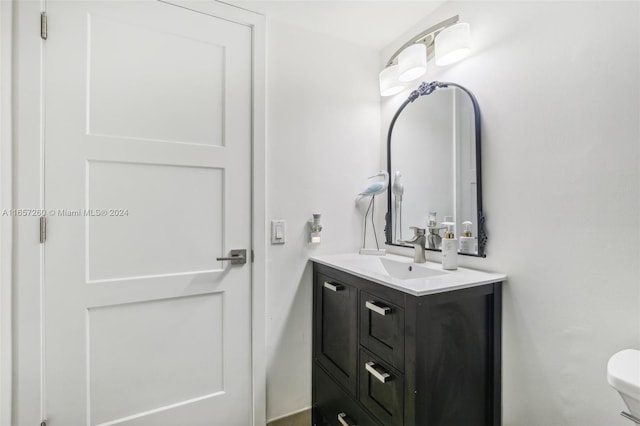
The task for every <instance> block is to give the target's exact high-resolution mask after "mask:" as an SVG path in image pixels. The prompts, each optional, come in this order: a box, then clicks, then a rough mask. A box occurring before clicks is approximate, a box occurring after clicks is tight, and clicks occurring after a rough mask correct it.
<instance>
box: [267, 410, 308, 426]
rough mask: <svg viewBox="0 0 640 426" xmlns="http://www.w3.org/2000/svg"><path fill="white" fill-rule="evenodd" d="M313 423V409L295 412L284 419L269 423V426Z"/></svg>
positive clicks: (294, 425)
mask: <svg viewBox="0 0 640 426" xmlns="http://www.w3.org/2000/svg"><path fill="white" fill-rule="evenodd" d="M310 424H311V410H307V411H303V412H301V413H297V414H294V415H292V416H289V417H285V418H284V419H280V420H275V421H273V422H270V423H267V426H309V425H310Z"/></svg>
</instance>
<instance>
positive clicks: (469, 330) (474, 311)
mask: <svg viewBox="0 0 640 426" xmlns="http://www.w3.org/2000/svg"><path fill="white" fill-rule="evenodd" d="M313 285H314V291H313V330H314V331H313V424H314V425H318V426H320V425H336V426H344V425H360V426H362V425H378V426H396V425H397V426H400V425H416V426H482V425H487V426H489V425H491V426H498V425H500V411H501V405H500V403H501V383H500V382H501V351H500V347H501V340H500V336H501V310H502V300H501V283H492V284H484V285H479V286H476V287H470V288H465V289H460V290H451V291H447V292H443V293H436V294H430V295H425V296H413V295H410V294H408V293H404V292H401V291H398V290H395V289H392V288H390V287H386V286H383V285H381V284H377V283H373V282H370V281H368V280H365V279H362V278H359V277H356V276H354V275H351V274H348V273H345V272H342V271H339V270H337V269H333V268H331V267H328V266H326V265H323V264H319V263H314V283H313Z"/></svg>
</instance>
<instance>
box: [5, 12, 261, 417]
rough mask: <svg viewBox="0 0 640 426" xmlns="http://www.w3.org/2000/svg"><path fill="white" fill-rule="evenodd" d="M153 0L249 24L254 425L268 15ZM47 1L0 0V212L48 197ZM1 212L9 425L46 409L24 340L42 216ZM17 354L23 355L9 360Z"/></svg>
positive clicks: (31, 340) (29, 327)
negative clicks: (42, 24)
mask: <svg viewBox="0 0 640 426" xmlns="http://www.w3.org/2000/svg"><path fill="white" fill-rule="evenodd" d="M148 1H152V0H148ZM159 1H163V2H165V3H170V4H174V5H176V6H179V7H185V8H188V9H193V10H196V11H198V12H201V13H205V14H209V15H213V16H217V17H220V18H223V19H226V20H229V21H232V22H235V23H238V24H242V25H246V26H248V27H249V28H251V32H252V73H251V75H252V77H251V78H252V90H251V93H252V117H251V122H252V129H251V130H252V131H251V135H252V141H251V155H252V159H251V162H252V172H251V173H252V178H251V181H252V194H251V202H252V207H251V209H252V223H251V241H252V247H251V248H252V250H253V255H254V259H253V262H252V264H251V293H252V301H251V314H252V319H251V322H252V327H251V348H252V349H251V352H252V355H251V356H252V361H251V362H252V366H251V368H252V374H251V377H252V404H253V406H252V417H253V425H254V426H263V425H265V423H266V356H265V350H264V348H265V347H266V328H265V322H264V318H265V314H266V312H265V303H266V294H265V288H266V243H267V238H266V225H265V223H266V222H265V221H266V197H265V194H266V150H265V116H266V114H265V91H266V89H265V84H266V83H265V50H266V40H265V35H266V29H265V25H266V22H265V17H264V16H263V15H261V14H258V13H255V12H252V11H248V10H245V9H241V8H238V7H235V6H231V5H229V4H226V3H223V2H220V1H218V0H210V1H207V2H203V1H201V0H200V1H198V0H195V1H182V0H159ZM44 10H46V0H41V1H19V0H8V1H7V0H5V1H0V24H1V25H0V40H1V41H0V83H2V86H1V87H2V90H0V212H1V211H2V210H5V209H7V210H10V209H11V208H12V207H16V208H18V207H19V208H30V209H40V208H42V206H43V204H44V197H43V192H42V188H44V179H43V169H44V167H43V166H44V163H43V161H44V160H43V158H42V156H41V152H42V146H43V139H44V137H43V135H44V129H43V122H44V120H43V117H44V111H43V102H42V99H43V94H44V90H43V89H44V87H43V71H44V69H45V67H46V63H45V62H44V60H43V45H44V43H46V42H45V41H43V40H42V39H41V38H40V28H39V16H40V13H41V12H42V11H44ZM48 18H49V21H50V25H49V28H50V30H52V31H50V33H49V36H50V37H55V29H54V28H55V25H54V22H55V17H52V16H49V17H48ZM12 49H13V52H14V54H12ZM12 73H13V75H12ZM13 76H15V78H14V77H13ZM18 76H19V77H18ZM18 183H19V184H18ZM0 219H1V221H0V383H1V385H0V426H11V425H13V424H14V422H16V421H19V424H20V425H23V424H40V421H41V420H42V412H43V410H44V407H43V401H42V389H43V384H42V380H43V379H42V359H41V354H40V353H31V352H29V351H28V350H27V349H25V346H28V347H32V346H33V345H36V346H38V345H39V344H40V342H41V339H42V335H41V325H42V324H41V322H42V318H41V315H40V304H41V302H42V291H41V290H42V288H41V283H42V274H43V269H42V261H43V257H42V255H43V247H42V245H41V244H40V243H39V218H38V217H26V218H20V220H12V218H11V217H2V216H0ZM38 352H41V351H38ZM17 359H19V360H20V363H16V362H12V360H17ZM16 413H21V417H20V418H12V415H13V416H15V415H16ZM16 424H17V423H16Z"/></svg>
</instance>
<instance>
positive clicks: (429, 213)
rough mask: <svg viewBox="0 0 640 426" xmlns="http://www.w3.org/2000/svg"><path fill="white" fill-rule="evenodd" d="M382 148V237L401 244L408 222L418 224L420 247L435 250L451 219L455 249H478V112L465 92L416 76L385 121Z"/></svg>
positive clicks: (481, 237) (481, 240) (409, 233)
mask: <svg viewBox="0 0 640 426" xmlns="http://www.w3.org/2000/svg"><path fill="white" fill-rule="evenodd" d="M387 155H388V158H387V167H388V172H389V176H390V184H389V191H388V203H387V204H388V211H387V227H386V239H387V244H392V245H401V246H405V245H406V246H409V245H407V244H406V243H404V241H406V240H410V239H411V238H412V237H413V234H414V232H413V230H412V229H410V227H418V228H423V229H426V235H427V249H430V250H440V244H441V238H442V237H443V236H444V232H445V226H444V225H443V222H447V221H451V222H454V223H455V226H454V233H455V236H456V238H457V239H458V246H459V253H461V254H469V255H474V256H484V246H485V244H486V234H485V232H484V218H483V215H482V189H481V180H480V157H479V156H480V111H479V109H478V104H477V102H476V100H475V98H474V96H473V95H472V94H471V92H469V91H468V90H467V89H465V88H464V87H462V86H460V85H457V84H455V83H441V82H432V83H422V84H421V85H420V87H419V89H418V90H416V91H414V92H412V93H411V95H410V96H409V98H408V99H407V100H406V101H405V102H404V103H403V104H402V105H401V106H400V108H399V109H398V111H397V112H396V114H395V116H394V118H393V119H392V121H391V125H390V127H389V134H388V141H387ZM465 231H467V232H470V234H468V233H467V232H465ZM461 237H462V238H461ZM469 237H471V238H469Z"/></svg>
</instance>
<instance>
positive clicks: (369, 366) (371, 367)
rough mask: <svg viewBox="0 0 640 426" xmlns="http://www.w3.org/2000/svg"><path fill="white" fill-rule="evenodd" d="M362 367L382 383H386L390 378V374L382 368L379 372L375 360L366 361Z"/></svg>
mask: <svg viewBox="0 0 640 426" xmlns="http://www.w3.org/2000/svg"><path fill="white" fill-rule="evenodd" d="M364 368H365V369H366V370H367V371H368V372H369V374H371V375H372V376H373V377H375V378H376V379H378V380H379V381H380V382H382V383H387V382H388V381H389V380H391V375H390V374H389V373H387V372H385V371H384V370H382V372H380V371H378V370H377V369H376V363H375V362H372V361H369V362H367V363H366V364H365V365H364Z"/></svg>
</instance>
